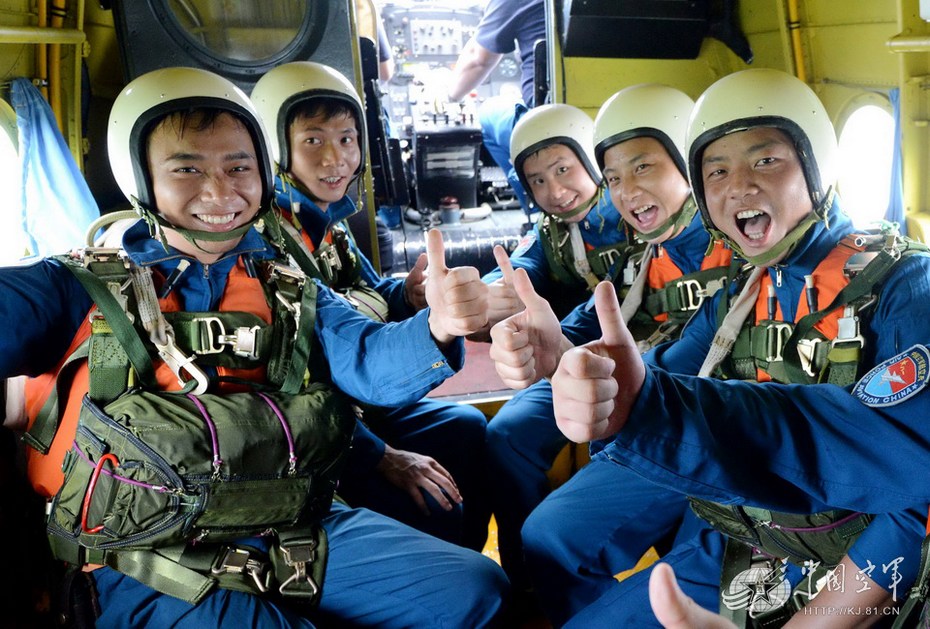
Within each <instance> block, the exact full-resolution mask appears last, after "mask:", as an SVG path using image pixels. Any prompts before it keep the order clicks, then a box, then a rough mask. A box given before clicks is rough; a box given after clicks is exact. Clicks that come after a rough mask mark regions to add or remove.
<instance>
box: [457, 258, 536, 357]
mask: <svg viewBox="0 0 930 629" xmlns="http://www.w3.org/2000/svg"><path fill="white" fill-rule="evenodd" d="M494 259H495V260H497V266H498V267H499V268H500V270H501V277H500V278H498V279H496V280H494V281H493V282H491V283H490V284H488V323H487V325H485V326H484V328H482V329H481V330H479V331H478V332H476V333H474V334H472V335H470V336H469V337H468V338H469V339H470V340H472V341H482V342H487V341H490V340H491V336H490V334H489V332H490V330H491V327H492V326H494V325H495V324H497V323H498V322H500V321H503V320H504V319H506V318H507V317H509V316H511V315H515V314H517V313H518V312H520V311H521V310H523V302H522V301H520V296H519V295H517V291H516V290H514V288H513V265H512V264H511V263H510V257H509V256H508V255H507V252H506V251H505V250H504V248H503V247H501V246H500V245H494Z"/></svg>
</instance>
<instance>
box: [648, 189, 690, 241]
mask: <svg viewBox="0 0 930 629" xmlns="http://www.w3.org/2000/svg"><path fill="white" fill-rule="evenodd" d="M696 213H697V203H696V202H695V201H694V198H693V197H692V196H691V195H690V194H689V195H688V198H687V199H686V200H685V202H684V203H683V204H682V206H681V208H680V209H679V210H678V211H677V212H675V213H674V214H672V215H671V216H669V217H668V218H667V219H665V221H664V222H663V223H662V224H661V225H659V226H658V227H656V228H655V229H653V230H652V231H650V232H641V231H637V230H635V229H634V230H633V231H634V233H635V234H636V235H637V236H638V237H639V238H640V240H645V241H650V240H653V239H655V238H658V237H659V236H661V235H662V234H664V233H665V232H667V231H668V230H669V228H670V227H674V230H673V234H677V233H678V232H679V231H680V229H681V228H682V227H685V226H687V225H688V224H690V223H691V219H693V218H694V215H695V214H696Z"/></svg>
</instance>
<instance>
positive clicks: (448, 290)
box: [426, 229, 488, 346]
mask: <svg viewBox="0 0 930 629" xmlns="http://www.w3.org/2000/svg"><path fill="white" fill-rule="evenodd" d="M426 256H427V277H426V303H427V304H428V305H429V307H430V314H429V329H430V333H432V335H433V338H434V339H436V342H437V343H439V345H440V346H444V345H448V344H449V343H451V342H452V341H453V340H454V339H455V338H456V337H458V336H467V335H469V334H472V333H473V332H476V331H478V330H480V329H481V328H482V327H484V325H485V324H486V323H487V321H488V287H487V285H486V284H485V283H484V282H482V281H481V277H480V276H479V275H478V269H476V268H474V267H471V266H460V267H455V268H452V269H450V268H448V267H447V266H446V258H445V249H444V247H443V244H442V234H441V233H440V232H439V230H436V229H431V230H430V231H429V232H428V233H427V234H426Z"/></svg>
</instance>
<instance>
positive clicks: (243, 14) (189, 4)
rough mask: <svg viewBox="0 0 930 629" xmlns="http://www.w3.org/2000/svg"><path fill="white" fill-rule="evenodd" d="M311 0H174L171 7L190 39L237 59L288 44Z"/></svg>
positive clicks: (278, 49) (275, 52)
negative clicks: (272, 0)
mask: <svg viewBox="0 0 930 629" xmlns="http://www.w3.org/2000/svg"><path fill="white" fill-rule="evenodd" d="M310 4H311V3H308V2H306V1H305V0H288V1H280V2H262V3H258V2H227V1H225V0H170V1H169V7H170V9H171V12H172V13H173V14H174V17H175V19H176V20H177V21H178V23H179V24H180V26H181V28H182V29H183V30H184V31H185V32H186V33H187V34H188V36H189V37H190V39H191V40H192V41H194V42H196V43H198V44H200V45H201V46H203V47H204V48H206V49H207V50H209V51H211V52H212V53H214V54H216V55H219V56H221V57H225V58H227V59H234V60H236V61H257V60H261V59H268V58H269V57H273V56H275V55H278V54H280V53H281V52H282V51H283V50H285V49H286V48H288V47H289V46H290V45H291V43H292V42H293V41H294V39H295V38H296V37H297V35H298V33H299V32H300V29H301V26H302V25H303V24H304V22H305V21H306V19H307V15H306V14H307V12H308V11H309V7H310Z"/></svg>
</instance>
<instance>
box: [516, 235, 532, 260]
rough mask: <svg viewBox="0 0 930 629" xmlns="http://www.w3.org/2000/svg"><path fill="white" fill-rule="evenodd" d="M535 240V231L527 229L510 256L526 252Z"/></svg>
mask: <svg viewBox="0 0 930 629" xmlns="http://www.w3.org/2000/svg"><path fill="white" fill-rule="evenodd" d="M535 242H536V232H535V231H529V232H527V233H526V235H525V236H523V238H521V239H520V243H519V244H518V245H517V248H516V249H514V250H513V253H511V254H510V257H511V258H512V257H514V256H521V255H523V254H524V253H526V252H527V250H528V249H529V248H530V247H532V246H533V243H535Z"/></svg>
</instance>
